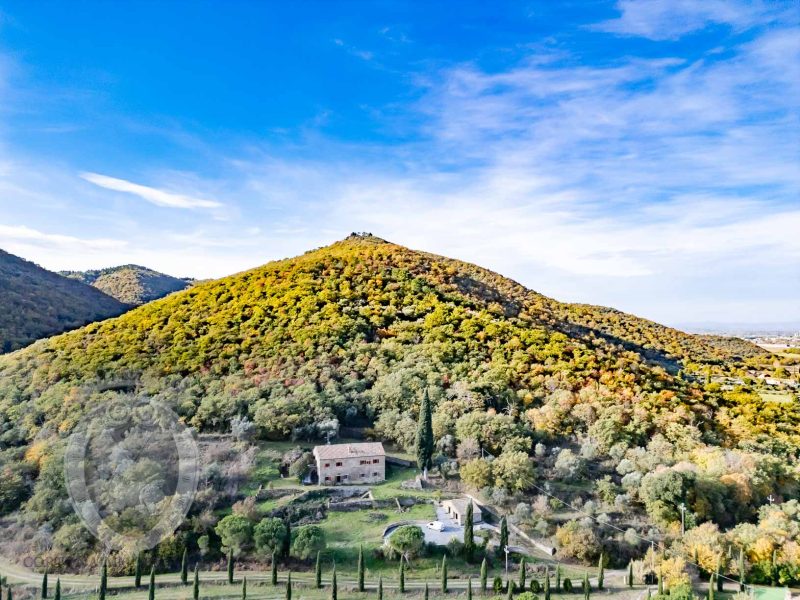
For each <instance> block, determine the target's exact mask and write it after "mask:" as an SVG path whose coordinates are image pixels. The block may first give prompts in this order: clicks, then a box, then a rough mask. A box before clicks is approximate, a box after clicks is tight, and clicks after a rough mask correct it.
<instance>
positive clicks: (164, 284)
mask: <svg viewBox="0 0 800 600" xmlns="http://www.w3.org/2000/svg"><path fill="white" fill-rule="evenodd" d="M60 274H61V275H63V276H64V277H69V278H70V279H76V280H78V281H81V282H83V283H85V284H86V285H91V286H92V287H95V288H97V289H98V290H100V291H101V292H103V293H105V294H108V295H109V296H111V297H113V298H116V299H117V300H119V301H120V302H123V303H125V304H133V305H136V306H138V305H140V304H145V303H146V302H151V301H153V300H158V299H159V298H163V297H164V296H166V295H167V294H171V293H173V292H178V291H180V290H185V289H186V288H187V287H189V286H190V285H192V281H191V280H189V279H180V278H178V277H172V276H171V275H165V274H164V273H159V272H158V271H154V270H152V269H148V268H147V267H142V266H139V265H121V266H119V267H109V268H107V269H93V270H89V271H61V272H60Z"/></svg>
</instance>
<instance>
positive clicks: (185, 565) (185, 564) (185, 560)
mask: <svg viewBox="0 0 800 600" xmlns="http://www.w3.org/2000/svg"><path fill="white" fill-rule="evenodd" d="M181 583H182V584H183V585H188V583H189V554H188V552H187V550H186V548H185V547H184V549H183V556H182V557H181Z"/></svg>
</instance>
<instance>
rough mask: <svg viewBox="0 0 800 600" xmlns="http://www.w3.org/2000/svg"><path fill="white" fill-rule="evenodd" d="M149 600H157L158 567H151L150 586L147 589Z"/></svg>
mask: <svg viewBox="0 0 800 600" xmlns="http://www.w3.org/2000/svg"><path fill="white" fill-rule="evenodd" d="M147 600H156V566H155V565H152V566H151V567H150V585H149V586H148V588H147Z"/></svg>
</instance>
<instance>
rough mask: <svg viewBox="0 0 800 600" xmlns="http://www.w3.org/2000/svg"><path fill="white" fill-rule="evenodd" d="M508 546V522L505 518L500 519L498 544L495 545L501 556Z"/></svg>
mask: <svg viewBox="0 0 800 600" xmlns="http://www.w3.org/2000/svg"><path fill="white" fill-rule="evenodd" d="M506 546H508V522H507V521H506V518H505V517H503V518H502V519H500V545H499V546H498V547H497V553H498V554H499V555H500V556H502V555H503V553H504V552H505V551H506Z"/></svg>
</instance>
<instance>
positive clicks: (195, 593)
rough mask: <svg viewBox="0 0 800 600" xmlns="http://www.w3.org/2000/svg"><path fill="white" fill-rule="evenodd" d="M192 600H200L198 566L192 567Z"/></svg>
mask: <svg viewBox="0 0 800 600" xmlns="http://www.w3.org/2000/svg"><path fill="white" fill-rule="evenodd" d="M192 600H200V565H199V564H197V563H196V564H195V565H194V582H193V583H192Z"/></svg>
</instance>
